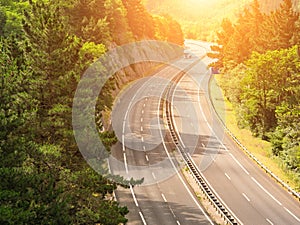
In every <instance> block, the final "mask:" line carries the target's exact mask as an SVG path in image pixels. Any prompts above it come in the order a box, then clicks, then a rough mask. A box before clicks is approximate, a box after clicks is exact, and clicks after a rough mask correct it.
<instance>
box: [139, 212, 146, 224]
mask: <svg viewBox="0 0 300 225" xmlns="http://www.w3.org/2000/svg"><path fill="white" fill-rule="evenodd" d="M139 214H140V217H141V219H142V221H143V224H144V225H147V223H146V220H145V218H144V215H143V213H142V212H141V211H139Z"/></svg>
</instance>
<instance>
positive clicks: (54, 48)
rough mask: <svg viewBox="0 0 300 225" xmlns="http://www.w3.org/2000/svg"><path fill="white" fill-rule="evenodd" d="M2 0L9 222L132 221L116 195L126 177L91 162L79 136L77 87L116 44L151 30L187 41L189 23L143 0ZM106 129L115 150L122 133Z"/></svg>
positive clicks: (4, 201)
mask: <svg viewBox="0 0 300 225" xmlns="http://www.w3.org/2000/svg"><path fill="white" fill-rule="evenodd" d="M0 3H1V5H0V49H1V53H0V64H1V66H0V74H1V78H0V99H1V101H0V123H1V125H0V127H1V129H0V158H1V159H0V180H1V182H0V224H3V225H6V224H35V225H36V224H107V225H110V224H111V225H113V224H121V223H126V221H127V219H126V215H127V214H128V209H127V208H126V206H120V205H119V203H117V202H116V201H115V199H114V198H113V195H112V194H113V191H114V190H115V189H116V188H117V187H118V185H119V184H118V183H116V182H112V181H111V180H108V179H107V178H106V177H104V176H101V175H100V174H98V173H96V172H95V171H94V170H92V169H91V168H90V167H89V166H88V165H87V163H86V162H85V160H84V159H83V157H82V155H81V153H80V152H79V150H78V147H77V145H76V142H75V139H74V135H73V130H72V113H71V112H72V101H73V96H74V92H75V90H76V87H77V84H78V81H79V79H80V77H81V76H82V74H83V72H84V71H85V69H86V68H87V67H88V66H89V65H90V64H91V63H92V62H93V61H94V60H96V59H97V58H98V57H99V56H101V55H102V54H103V53H105V52H107V51H108V50H109V49H111V48H114V47H116V46H118V45H122V44H126V43H130V42H134V41H139V40H144V39H155V40H160V41H168V42H173V43H175V44H178V45H182V44H183V35H182V31H181V28H180V25H179V24H178V23H177V22H176V21H175V20H174V19H173V18H171V17H170V16H165V17H164V16H161V15H152V14H150V13H148V12H147V10H146V9H145V7H144V6H143V5H142V3H141V1H140V0H122V1H121V0H51V1H47V0H43V1H40V0H39V1H33V0H29V1H26V0H1V1H0ZM132 71H134V68H132ZM126 75H127V74H125V76H126ZM116 82H117V81H115V80H114V79H112V80H111V81H110V82H108V84H107V85H106V87H105V89H104V90H105V91H103V93H101V94H102V96H101V97H102V102H101V104H100V106H101V107H100V109H99V112H101V110H102V109H103V108H104V107H105V108H110V107H111V105H112V101H113V96H112V90H113V89H114V87H115V86H116V85H117V84H116ZM101 126H102V124H101V123H100V124H99V130H101V129H100V128H101ZM99 136H100V138H101V139H102V141H103V143H105V145H106V147H107V149H108V151H109V147H110V145H111V144H113V143H115V141H116V137H115V136H114V134H113V133H112V132H110V131H105V132H101V133H100V134H99Z"/></svg>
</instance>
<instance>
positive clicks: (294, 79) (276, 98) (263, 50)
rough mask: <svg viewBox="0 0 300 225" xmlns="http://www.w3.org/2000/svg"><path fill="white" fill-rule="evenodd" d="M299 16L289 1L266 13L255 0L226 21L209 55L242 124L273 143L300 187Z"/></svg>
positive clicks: (255, 134) (273, 149)
mask: <svg viewBox="0 0 300 225" xmlns="http://www.w3.org/2000/svg"><path fill="white" fill-rule="evenodd" d="M299 34H300V16H299V11H298V10H297V7H295V4H293V2H292V1H291V0H283V1H282V3H281V4H280V5H279V7H277V8H276V9H274V10H270V11H268V12H264V11H262V10H261V9H260V3H259V1H258V0H254V1H253V2H252V3H251V5H250V6H249V7H245V9H244V11H243V13H242V14H241V15H240V16H239V17H238V20H237V21H236V22H232V21H230V20H229V19H224V20H223V22H222V29H221V31H220V32H218V33H217V37H218V39H217V44H216V45H213V46H212V47H211V48H212V52H211V53H209V56H210V57H212V58H215V59H218V61H217V62H214V63H213V64H212V66H214V67H217V68H220V70H221V73H222V74H223V76H222V78H221V87H222V89H223V90H224V91H225V95H226V97H227V98H228V99H229V100H230V102H231V103H232V104H233V105H234V107H235V111H236V112H237V116H238V123H239V124H238V125H239V126H240V127H241V128H249V129H250V130H251V131H252V134H253V135H254V136H257V137H260V138H261V139H263V140H266V141H269V142H271V143H272V154H273V157H277V158H279V159H280V161H281V164H282V165H283V167H284V168H285V169H286V171H289V172H292V173H293V174H294V180H295V183H296V184H297V187H296V188H297V190H298V191H299V190H300V146H299V143H300V129H299V127H300V35H299Z"/></svg>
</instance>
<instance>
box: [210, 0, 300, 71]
mask: <svg viewBox="0 0 300 225" xmlns="http://www.w3.org/2000/svg"><path fill="white" fill-rule="evenodd" d="M298 20H299V13H297V12H296V11H295V9H294V8H293V5H292V2H291V0H284V1H283V3H282V4H280V7H278V8H277V9H276V10H275V11H272V12H271V13H269V14H265V13H262V12H261V9H260V5H259V1H258V0H254V1H253V2H252V3H251V4H250V5H249V7H247V8H245V9H244V11H243V13H241V14H240V16H239V18H238V20H237V22H236V24H234V25H232V24H231V22H230V21H228V20H224V21H223V23H222V30H221V31H220V32H219V33H218V34H217V36H218V40H217V44H218V45H216V46H213V47H212V50H213V51H214V52H213V53H211V54H210V57H212V58H216V59H218V62H216V63H214V64H212V65H213V66H216V67H223V68H224V71H227V70H230V69H233V68H234V67H235V66H237V65H238V64H240V63H243V62H244V61H245V60H247V59H249V58H250V56H251V54H252V52H253V51H256V52H259V53H264V52H266V51H268V50H276V49H285V48H289V47H292V46H293V45H292V44H293V43H295V42H296V43H297V41H298V39H297V34H298V32H297V29H296V26H297V24H296V22H297V21H298Z"/></svg>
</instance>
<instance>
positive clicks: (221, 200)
mask: <svg viewBox="0 0 300 225" xmlns="http://www.w3.org/2000/svg"><path fill="white" fill-rule="evenodd" d="M191 160H192V162H193V163H194V164H195V165H196V163H195V161H194V159H193V158H191ZM199 172H200V174H201V175H202V178H203V180H204V181H205V182H206V183H207V184H208V185H209V187H210V188H211V189H212V191H213V192H214V194H215V195H216V196H217V198H218V199H219V200H220V202H221V203H222V204H223V205H224V206H225V208H226V209H227V210H228V211H229V212H230V213H231V214H232V215H233V216H234V217H235V219H236V220H237V221H238V223H239V224H240V225H244V223H243V222H242V221H241V220H240V219H239V218H238V217H237V216H236V215H235V214H234V213H233V212H232V211H231V209H230V208H229V207H228V206H227V205H226V203H225V202H224V201H223V199H222V198H221V197H220V196H219V195H218V193H217V192H216V190H215V189H214V188H213V187H212V186H211V185H210V183H209V182H208V180H207V179H206V178H205V176H204V175H203V173H202V172H201V171H199Z"/></svg>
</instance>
